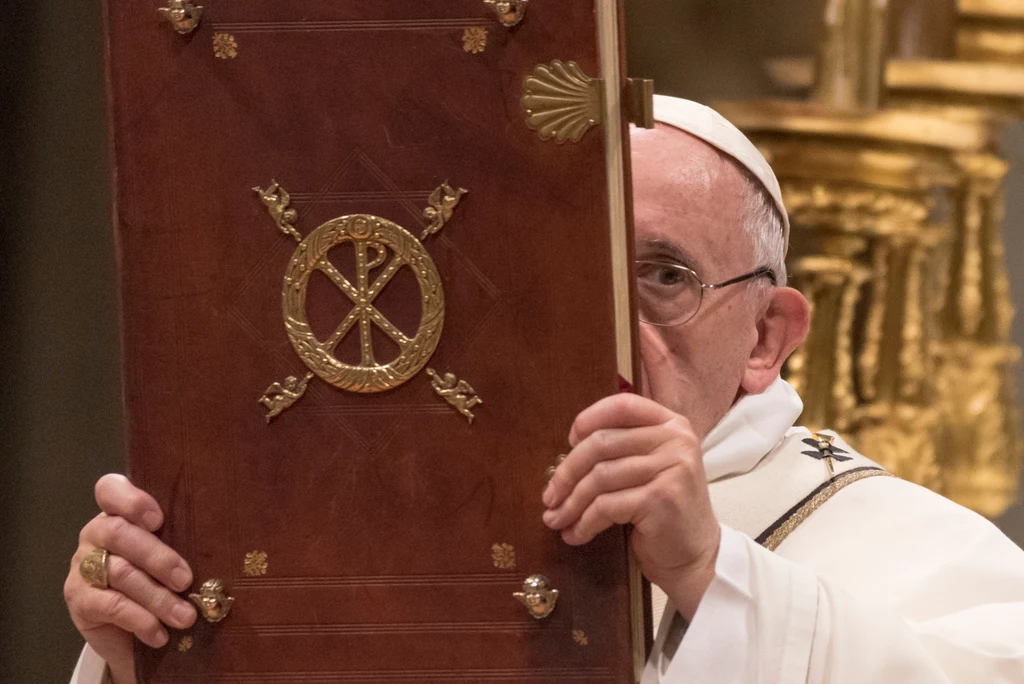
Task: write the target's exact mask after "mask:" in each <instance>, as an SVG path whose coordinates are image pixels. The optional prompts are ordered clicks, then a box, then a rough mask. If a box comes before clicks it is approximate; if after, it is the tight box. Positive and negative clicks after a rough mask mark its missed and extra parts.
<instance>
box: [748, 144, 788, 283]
mask: <svg viewBox="0 0 1024 684" xmlns="http://www.w3.org/2000/svg"><path fill="white" fill-rule="evenodd" d="M736 166H737V168H739V169H740V172H741V173H742V174H743V176H744V178H746V179H747V191H746V193H744V194H745V197H744V198H743V204H744V211H743V213H744V219H743V232H744V233H745V234H746V236H747V238H748V239H749V240H750V241H751V244H752V245H753V247H754V264H753V268H761V267H763V266H767V267H768V268H770V269H772V272H773V273H774V274H775V280H776V283H778V284H779V285H785V284H786V281H787V279H788V275H787V273H786V242H785V237H784V235H783V233H784V231H783V220H782V216H781V215H780V214H779V209H778V207H777V206H775V200H774V199H772V196H771V195H770V194H769V193H768V190H767V189H765V187H764V186H763V185H761V181H759V180H758V179H757V177H755V176H754V174H752V173H750V171H748V170H747V169H746V168H744V167H743V166H741V165H739V164H737V165H736ZM768 285H769V281H768V279H767V278H762V279H761V280H759V281H758V282H757V284H755V285H754V286H752V287H751V288H750V289H751V292H752V293H756V294H761V293H763V292H765V291H766V290H767V289H768ZM759 298H760V297H758V299H759Z"/></svg>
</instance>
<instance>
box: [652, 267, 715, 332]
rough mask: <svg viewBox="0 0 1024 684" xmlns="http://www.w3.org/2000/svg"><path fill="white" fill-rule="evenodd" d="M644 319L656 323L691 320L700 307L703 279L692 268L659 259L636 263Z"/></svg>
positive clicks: (664, 323)
mask: <svg viewBox="0 0 1024 684" xmlns="http://www.w3.org/2000/svg"><path fill="white" fill-rule="evenodd" d="M636 283H637V288H636V291H637V305H638V307H639V312H638V313H639V314H640V320H642V321H645V322H647V323H653V324H654V325H675V324H677V323H684V322H686V321H688V320H689V319H690V318H691V317H692V316H693V315H694V314H695V313H696V312H697V309H698V308H699V307H700V300H701V295H702V294H703V293H702V287H701V282H700V280H699V279H698V278H697V276H696V274H694V273H693V271H691V270H690V269H688V268H685V267H683V266H679V265H676V264H666V263H659V262H656V261H638V262H637V263H636Z"/></svg>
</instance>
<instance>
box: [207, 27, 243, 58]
mask: <svg viewBox="0 0 1024 684" xmlns="http://www.w3.org/2000/svg"><path fill="white" fill-rule="evenodd" d="M213 55H214V57H217V58H218V59H234V58H235V57H237V56H238V42H237V41H236V40H235V37H234V36H233V35H231V34H230V33H214V34H213Z"/></svg>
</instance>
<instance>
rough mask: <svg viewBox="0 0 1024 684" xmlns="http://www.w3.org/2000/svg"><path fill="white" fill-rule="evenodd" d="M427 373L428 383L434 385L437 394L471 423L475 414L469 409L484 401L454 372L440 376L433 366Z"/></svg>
mask: <svg viewBox="0 0 1024 684" xmlns="http://www.w3.org/2000/svg"><path fill="white" fill-rule="evenodd" d="M427 375H429V376H430V384H431V385H432V386H433V387H434V391H435V392H436V393H437V395H438V396H439V397H441V398H442V399H444V400H445V401H447V402H448V403H449V404H451V405H452V406H454V407H455V408H456V409H457V410H458V412H459V413H461V414H462V415H464V416H466V419H467V420H469V423H470V425H472V424H473V418H475V416H474V415H473V412H472V411H471V410H470V409H472V408H473V407H474V406H477V405H478V404H482V403H484V402H483V400H482V399H480V397H478V396H477V395H476V390H474V389H473V388H472V386H470V384H469V383H468V382H466V381H465V380H459V379H458V378H457V377H456V376H455V374H454V373H445V374H444V377H441V376H439V375H438V374H437V373H436V372H435V371H434V369H433V368H428V369H427Z"/></svg>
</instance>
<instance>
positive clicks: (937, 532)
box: [65, 97, 1024, 684]
mask: <svg viewBox="0 0 1024 684" xmlns="http://www.w3.org/2000/svg"><path fill="white" fill-rule="evenodd" d="M656 115H657V119H658V120H659V121H660V122H661V124H660V125H659V126H658V127H657V128H656V129H654V130H653V131H635V132H634V133H633V137H632V145H633V155H634V174H633V177H634V197H635V206H636V256H637V262H638V263H637V280H638V282H637V292H638V302H639V315H640V319H641V324H640V333H641V358H642V366H643V372H644V382H643V387H644V388H645V396H643V397H641V396H636V395H629V394H622V395H617V396H614V397H609V398H607V399H604V400H602V401H599V402H598V403H597V404H595V405H593V406H591V407H590V408H588V409H586V410H585V411H583V412H582V413H581V414H580V415H579V416H578V417H577V419H576V421H575V423H574V425H573V426H572V430H571V433H570V435H569V440H570V443H571V444H572V446H573V449H572V451H571V453H570V454H569V456H568V458H566V459H565V460H564V461H563V462H562V463H561V464H560V465H559V466H558V468H557V470H556V471H555V474H554V477H553V479H552V480H551V482H550V484H549V485H548V487H547V489H546V490H545V491H544V493H543V501H544V504H545V506H546V509H547V510H546V512H545V513H544V517H543V519H544V523H545V524H546V525H548V526H549V527H551V528H552V529H555V530H560V531H561V535H562V538H563V539H564V540H565V542H566V543H568V544H573V545H579V544H586V543H587V542H589V541H590V540H591V539H593V538H594V537H595V536H596V535H597V534H599V533H600V532H601V531H603V530H605V529H607V528H608V527H610V526H611V525H615V524H620V525H624V524H632V525H633V526H634V530H633V535H632V541H633V547H634V550H635V551H636V554H637V556H638V558H639V560H640V563H641V565H642V568H643V571H644V573H645V575H646V576H647V577H648V578H649V579H650V580H651V582H652V583H653V584H654V585H655V586H656V587H657V588H658V589H659V590H660V592H659V594H660V597H661V598H660V601H659V602H663V603H664V604H665V608H664V611H663V613H664V616H663V618H662V621H661V625H660V627H659V631H658V637H657V641H656V644H655V649H654V652H653V653H652V656H651V659H650V662H649V663H648V666H647V670H646V672H645V673H644V678H643V682H644V684H655V683H656V682H670V683H673V684H675V683H680V684H681V683H683V682H686V683H688V684H689V683H704V682H707V683H708V684H712V683H713V684H724V683H729V682H760V683H763V684H784V683H785V684H790V683H793V684H795V683H797V682H815V683H817V682H831V683H835V684H840V683H847V682H849V683H867V682H872V683H876V682H893V683H896V682H898V683H899V684H909V683H911V682H935V683H939V682H959V683H964V684H967V683H974V682H1024V552H1022V551H1021V550H1020V549H1019V548H1017V547H1016V546H1015V545H1014V544H1012V543H1011V542H1010V541H1009V540H1008V539H1007V538H1006V537H1004V536H1003V535H1002V534H1001V533H1000V532H999V531H998V530H997V529H996V528H995V527H994V526H992V525H991V524H990V523H989V522H987V521H986V520H984V519H983V518H981V517H979V516H977V515H975V514H973V513H971V512H970V511H967V510H965V509H963V508H961V507H959V506H957V505H956V504H953V503H951V502H949V501H947V500H945V499H943V498H941V497H939V496H938V495H936V494H933V493H931V492H929V491H927V490H924V489H922V488H920V487H917V486H915V485H913V484H910V483H907V482H904V481H901V480H898V479H896V478H893V477H885V476H884V475H886V473H885V472H884V471H883V470H882V469H880V468H879V467H878V466H877V465H875V464H874V463H872V462H871V461H869V460H868V459H866V458H864V457H863V456H861V455H859V454H857V453H856V452H854V451H853V450H852V449H851V448H850V447H849V445H847V444H846V443H845V442H843V441H842V439H841V438H839V437H838V436H836V435H832V434H830V433H828V434H825V433H823V434H815V435H812V434H811V433H810V432H809V431H808V430H805V429H803V428H799V427H794V426H793V423H794V421H795V420H796V419H797V417H798V416H799V415H800V413H801V411H802V404H801V401H800V399H799V397H797V395H796V393H795V392H794V391H793V390H792V388H790V387H789V386H788V385H787V384H786V383H785V382H784V381H782V380H781V379H780V378H779V371H780V369H781V367H782V364H783V362H784V361H785V360H786V358H787V357H788V356H789V354H790V353H792V352H793V350H794V349H795V348H796V347H797V346H798V345H799V344H800V343H801V342H802V341H803V339H804V337H805V335H806V333H807V326H808V305H807V302H806V301H805V300H804V298H803V297H802V296H801V295H800V293H798V292H797V291H795V290H793V289H790V288H787V287H785V281H786V272H785V264H784V257H785V251H786V245H787V240H788V233H789V225H788V219H787V218H786V214H785V208H784V207H783V205H782V199H781V192H780V190H779V186H778V183H777V181H776V180H775V177H774V175H773V173H772V172H771V169H770V168H769V167H768V164H767V162H765V160H764V159H763V158H762V157H761V155H760V154H759V153H758V152H757V150H756V149H755V148H754V146H753V145H752V144H751V143H750V142H749V141H748V140H747V139H746V138H745V137H744V136H743V135H742V134H741V133H740V132H739V131H738V130H737V129H736V128H734V127H733V126H732V125H731V124H729V123H728V122H727V121H725V120H724V119H723V118H721V117H720V116H719V115H718V114H716V113H715V112H713V111H712V110H710V109H708V108H706V107H703V106H701V105H698V104H696V103H692V102H688V101H685V100H678V99H674V98H664V97H661V98H658V99H657V102H656ZM96 499H97V502H98V503H99V506H100V508H101V509H102V511H103V512H102V513H101V514H100V515H99V516H98V517H97V518H95V519H94V520H92V521H91V522H90V523H89V524H88V525H86V527H85V529H83V530H82V534H81V543H80V546H79V549H78V551H77V553H76V554H75V556H74V558H73V559H72V563H71V572H70V573H69V575H68V579H67V582H66V585H65V595H66V598H67V603H68V606H69V609H70V612H71V616H72V619H73V620H74V622H75V625H76V626H77V627H78V629H79V631H80V632H81V633H82V635H83V636H84V637H85V639H86V641H87V642H88V647H87V648H86V651H85V652H84V653H83V657H82V659H81V661H80V662H79V667H78V669H77V670H76V673H75V678H74V679H73V682H77V684H98V683H99V682H101V681H103V677H105V676H106V674H105V673H106V672H107V667H108V665H109V673H110V677H111V679H112V681H113V682H114V683H115V684H129V683H131V682H134V681H135V677H134V674H133V672H132V640H133V636H134V637H137V638H138V639H140V640H141V641H142V642H143V643H145V644H148V645H150V646H152V647H159V646H162V645H163V644H165V643H166V641H167V638H168V637H167V633H166V631H165V629H164V627H163V625H162V624H161V623H163V624H166V625H170V626H173V627H176V628H183V627H187V626H188V625H190V624H191V623H192V622H193V621H194V620H195V613H194V611H193V609H192V608H191V606H190V605H189V604H188V603H186V602H185V601H182V600H180V599H179V598H178V597H176V596H175V595H174V594H173V593H172V591H182V590H184V589H186V588H187V587H188V586H189V585H190V583H191V580H192V576H191V571H190V570H189V568H188V565H187V564H186V563H185V561H184V560H183V559H182V558H181V557H179V556H178V555H177V554H176V553H175V552H174V551H173V550H171V549H170V548H168V547H166V546H164V545H163V544H161V543H160V542H159V541H158V540H157V538H156V537H155V536H153V534H152V533H153V532H155V531H156V530H158V529H159V528H160V526H161V523H162V520H163V516H162V513H161V511H160V509H159V507H158V506H157V504H156V502H155V501H154V500H153V499H152V498H151V497H150V496H148V495H147V494H146V493H144V492H142V491H140V490H138V489H137V488H135V487H133V486H132V485H131V484H130V483H129V482H128V481H127V480H126V479H125V478H123V477H120V476H115V475H108V476H106V477H104V478H103V479H101V480H100V481H99V482H98V483H97V485H96ZM97 547H100V548H105V549H108V550H109V552H110V554H111V556H110V559H109V571H110V577H111V580H110V584H111V586H110V588H109V589H106V590H102V589H96V588H93V587H91V586H89V585H88V584H87V583H86V582H85V581H84V579H83V577H82V574H81V571H80V562H81V560H82V558H83V557H85V556H86V554H88V553H89V552H90V551H93V550H94V549H96V548H97Z"/></svg>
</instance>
